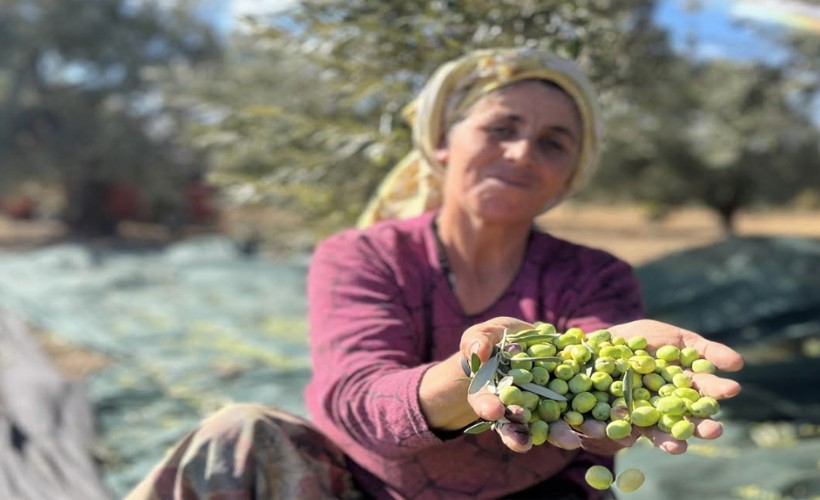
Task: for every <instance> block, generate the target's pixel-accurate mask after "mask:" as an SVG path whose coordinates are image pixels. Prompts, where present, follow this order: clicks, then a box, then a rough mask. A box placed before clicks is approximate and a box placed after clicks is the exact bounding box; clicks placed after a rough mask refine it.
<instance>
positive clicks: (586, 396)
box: [572, 392, 598, 413]
mask: <svg viewBox="0 0 820 500" xmlns="http://www.w3.org/2000/svg"><path fill="white" fill-rule="evenodd" d="M597 403H598V400H597V399H595V396H593V395H592V393H590V392H580V393H578V394H576V395H575V397H574V398H572V409H573V410H575V411H577V412H578V413H587V412H588V411H591V410H592V409H593V408H595V405H596V404H597Z"/></svg>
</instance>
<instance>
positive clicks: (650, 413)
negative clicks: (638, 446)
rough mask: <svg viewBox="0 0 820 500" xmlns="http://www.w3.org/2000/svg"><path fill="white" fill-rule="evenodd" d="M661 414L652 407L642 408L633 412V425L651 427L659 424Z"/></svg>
mask: <svg viewBox="0 0 820 500" xmlns="http://www.w3.org/2000/svg"><path fill="white" fill-rule="evenodd" d="M660 418H661V412H659V411H658V410H656V409H655V408H652V407H651V406H641V407H639V408H635V409H634V410H632V423H633V424H635V425H637V426H638V427H649V426H652V425H655V424H657V423H658V419H660Z"/></svg>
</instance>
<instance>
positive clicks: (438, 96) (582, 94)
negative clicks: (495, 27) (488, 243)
mask: <svg viewBox="0 0 820 500" xmlns="http://www.w3.org/2000/svg"><path fill="white" fill-rule="evenodd" d="M533 79H535V80H546V81H550V82H553V83H555V84H556V85H558V86H559V87H561V88H562V89H563V90H564V91H565V92H566V93H567V94H569V96H570V97H572V98H573V100H574V101H575V105H576V107H577V109H578V113H579V115H580V117H581V127H582V131H583V139H582V141H581V151H580V156H579V159H578V165H577V166H576V168H575V172H574V174H573V177H572V178H571V180H570V183H569V186H568V188H567V189H566V190H565V192H564V194H563V196H562V197H561V198H559V199H557V200H553V201H552V202H551V203H550V205H548V206H547V207H545V210H546V209H548V208H550V207H553V206H555V205H556V204H557V203H559V202H560V201H562V200H563V199H564V198H566V197H567V196H569V195H570V194H572V193H574V192H575V191H577V190H578V188H580V187H581V186H582V185H583V184H584V182H586V181H587V180H588V179H589V178H590V176H591V175H592V173H593V172H594V171H595V168H596V166H597V160H598V153H599V149H600V139H601V124H600V117H599V114H600V113H599V110H598V106H597V101H596V96H595V92H594V90H593V89H592V85H591V84H590V82H589V80H588V79H587V77H586V76H585V75H584V73H583V72H582V71H581V70H580V69H579V68H578V67H577V66H576V65H575V64H573V63H572V62H571V61H568V60H566V59H562V58H560V57H558V56H556V55H555V54H552V53H550V52H546V51H540V50H535V49H486V50H477V51H474V52H471V53H469V54H467V55H465V56H463V57H461V58H459V59H456V60H454V61H450V62H448V63H445V64H444V65H442V66H441V67H439V69H438V70H437V71H436V72H435V73H434V74H433V76H432V77H431V78H430V80H429V81H428V82H427V84H426V85H425V86H424V88H423V89H422V91H421V93H420V94H419V96H418V97H417V98H416V100H414V101H413V102H411V103H410V104H409V105H408V106H407V108H405V110H404V114H405V116H406V118H407V120H408V121H409V122H410V124H411V125H412V127H413V145H414V149H413V150H412V151H411V152H410V153H409V154H408V155H407V156H405V157H404V159H402V160H401V161H400V162H399V163H398V164H397V165H396V166H395V167H394V168H393V170H392V171H391V172H390V173H389V174H388V175H387V177H386V178H385V179H384V180H383V181H382V183H381V185H380V186H379V189H378V190H377V192H376V194H375V195H374V196H373V198H372V199H371V200H370V202H369V203H368V205H367V207H366V208H365V211H364V212H363V213H362V215H361V216H360V217H359V221H358V226H359V227H366V226H369V225H371V224H373V223H375V222H378V221H380V220H385V219H403V218H407V217H412V216H415V215H419V214H421V213H423V212H425V211H427V210H431V209H434V208H438V207H440V206H441V198H442V184H443V179H444V168H445V167H444V165H441V164H440V163H439V162H438V161H436V159H435V155H434V152H435V150H436V148H437V147H438V146H439V144H440V143H441V138H442V136H443V134H445V133H446V132H447V130H449V128H450V127H451V126H452V125H453V124H455V123H456V122H457V121H458V120H460V119H462V118H463V117H464V115H465V114H466V113H467V111H468V110H469V108H470V106H472V105H473V104H474V103H475V102H476V101H478V99H479V98H481V97H482V96H484V95H486V94H487V93H489V92H492V91H494V90H497V89H499V88H500V87H503V86H504V85H509V84H511V83H514V82H518V81H521V80H533Z"/></svg>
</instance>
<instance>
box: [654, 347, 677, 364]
mask: <svg viewBox="0 0 820 500" xmlns="http://www.w3.org/2000/svg"><path fill="white" fill-rule="evenodd" d="M655 357H656V358H658V359H662V360H664V361H677V360H679V359H680V348H678V347H677V346H674V345H665V346H663V347H659V348H658V350H657V351H655Z"/></svg>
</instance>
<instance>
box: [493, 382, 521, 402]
mask: <svg viewBox="0 0 820 500" xmlns="http://www.w3.org/2000/svg"><path fill="white" fill-rule="evenodd" d="M498 399H500V400H501V402H502V403H504V405H505V406H510V405H519V406H523V405H522V404H521V403H522V402H523V400H524V398H523V393H522V392H521V389H519V388H518V387H516V386H514V385H509V386H507V387H504V388H503V389H501V390H500V391H498Z"/></svg>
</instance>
